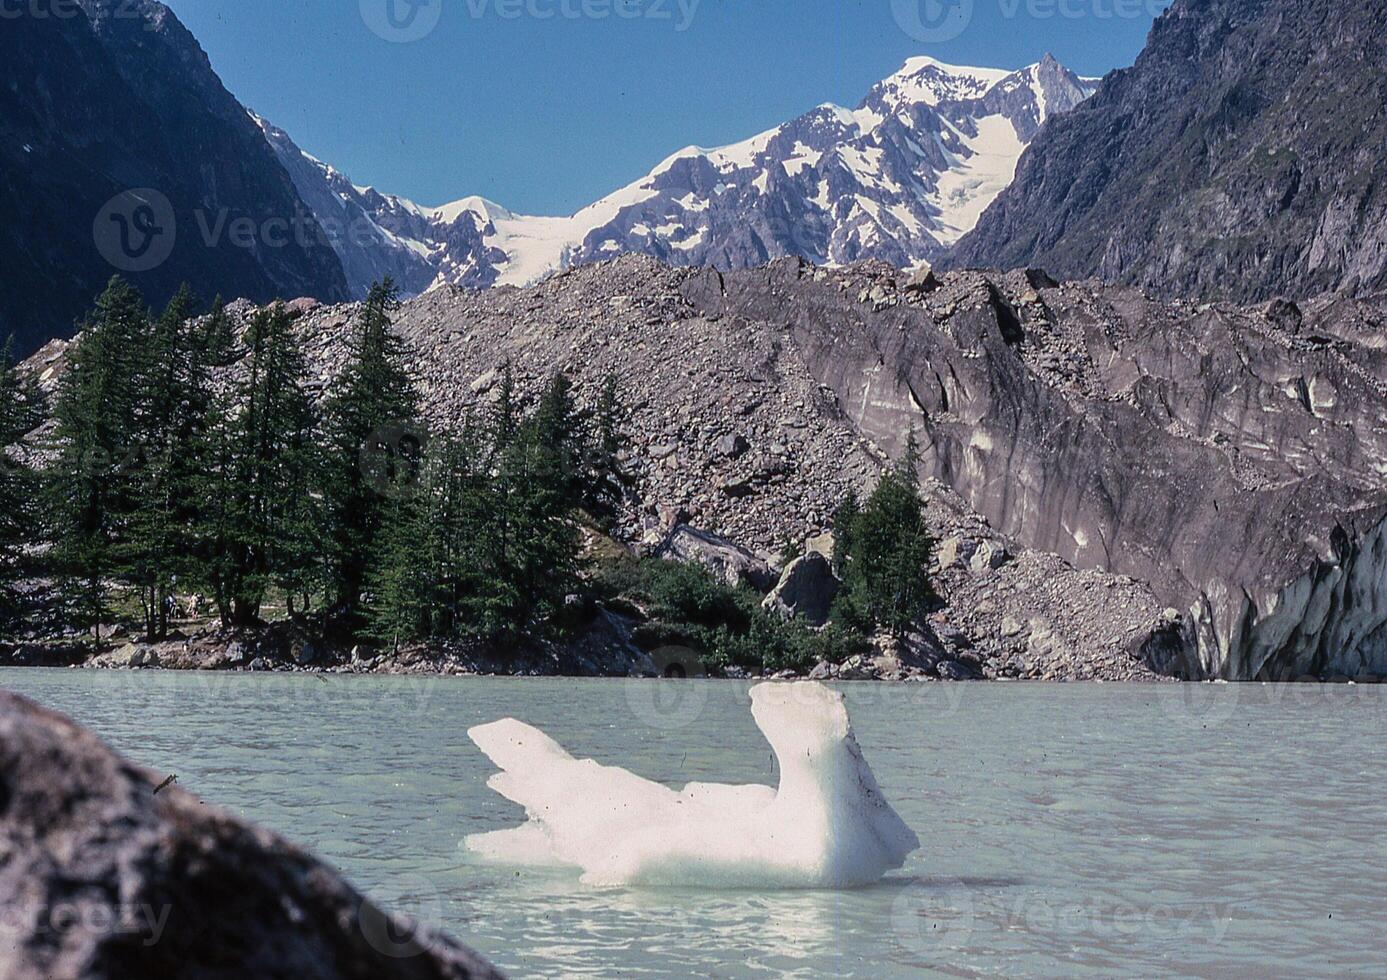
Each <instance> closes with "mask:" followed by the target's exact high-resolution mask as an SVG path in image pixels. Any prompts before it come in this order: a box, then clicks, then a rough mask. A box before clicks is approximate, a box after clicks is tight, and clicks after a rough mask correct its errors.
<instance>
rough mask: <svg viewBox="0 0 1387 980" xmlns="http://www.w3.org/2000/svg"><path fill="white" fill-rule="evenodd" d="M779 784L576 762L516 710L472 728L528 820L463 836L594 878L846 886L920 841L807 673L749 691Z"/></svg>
mask: <svg viewBox="0 0 1387 980" xmlns="http://www.w3.org/2000/svg"><path fill="white" fill-rule="evenodd" d="M751 712H752V716H753V718H754V719H755V720H756V724H757V726H758V727H759V728H760V729H761V731H762V733H763V734H764V735H765V736H766V740H767V741H769V742H770V744H771V748H772V750H773V751H774V752H775V756H776V759H777V760H778V762H779V768H780V785H779V787H778V788H776V789H772V788H771V787H769V786H759V785H745V786H733V785H726V784H720V783H689V784H688V785H687V786H685V787H684V788H683V789H682V790H675V789H672V788H670V787H668V786H665V785H662V784H660V783H656V782H652V781H650V780H648V779H644V778H642V777H640V776H637V775H635V774H634V773H632V772H629V771H627V770H625V769H622V768H620V767H617V766H604V765H601V764H600V763H597V762H594V761H593V760H591V759H575V758H573V756H571V755H569V754H568V752H567V751H565V750H564V748H563V747H562V746H561V745H559V744H558V743H557V742H555V741H554V740H553V739H551V738H550V737H549V736H547V735H545V734H544V733H543V732H541V731H539V730H538V729H536V728H533V727H531V726H529V725H526V724H523V723H522V722H519V721H516V720H514V719H511V718H507V719H504V720H502V721H496V722H492V723H490V724H487V725H480V726H478V727H476V728H473V729H471V730H469V731H468V733H467V734H468V736H469V737H470V738H471V739H472V741H473V742H475V743H476V744H477V746H478V748H480V749H481V750H482V751H483V752H484V753H486V755H487V757H488V758H490V759H491V761H492V762H494V763H495V764H496V766H497V767H498V768H499V769H501V772H499V773H497V774H496V775H494V776H492V777H491V778H490V779H489V780H488V782H487V785H488V786H490V787H491V788H492V789H494V790H495V791H496V792H498V793H500V794H501V795H502V796H504V797H506V798H507V799H509V800H513V801H514V802H516V803H519V804H520V805H521V806H523V807H524V808H525V813H526V816H527V818H528V819H527V820H526V822H525V823H524V824H523V825H521V826H519V827H515V828H512V829H508V830H500V831H494V832H491V833H485V834H474V835H471V836H469V837H467V838H466V839H465V840H464V842H463V846H464V847H465V848H466V849H467V850H468V851H471V852H473V853H475V854H478V855H481V856H483V857H486V858H489V859H492V860H497V861H503V862H507V863H517V864H541V865H550V866H566V867H576V868H580V869H581V870H582V872H583V874H582V880H583V881H584V882H586V883H589V884H595V885H626V884H642V885H697V886H708V887H727V888H737V887H746V888H848V887H853V886H860V885H865V884H869V883H871V882H873V881H876V880H877V879H878V878H880V877H881V876H882V875H883V874H884V873H886V872H887V871H890V870H892V869H894V868H899V867H900V866H901V865H902V864H903V863H904V861H905V859H906V856H907V855H909V854H910V852H912V851H914V850H915V849H916V848H918V847H919V846H920V842H919V839H918V838H917V837H916V836H915V834H914V832H912V831H911V830H910V828H909V827H907V826H906V825H905V823H904V822H903V821H902V820H901V818H900V817H899V816H897V814H896V812H895V811H894V810H893V809H891V806H890V804H889V803H887V802H886V799H885V798H884V797H883V796H882V793H881V789H880V787H879V786H878V785H877V781H876V778H875V777H874V776H873V775H872V770H871V768H870V767H869V766H868V765H867V762H866V760H865V759H863V757H862V751H861V749H860V748H859V747H858V744H857V739H856V738H855V737H854V736H853V732H852V724H851V722H850V721H849V719H848V713H847V709H846V707H845V706H844V704H843V696H842V694H840V693H839V692H837V691H834V690H832V689H830V688H828V687H825V686H824V685H822V684H819V683H817V682H813V681H802V682H796V683H766V684H759V685H757V686H756V687H754V688H752V689H751Z"/></svg>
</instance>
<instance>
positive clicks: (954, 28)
mask: <svg viewBox="0 0 1387 980" xmlns="http://www.w3.org/2000/svg"><path fill="white" fill-rule="evenodd" d="M165 2H166V3H168V5H169V6H170V7H172V8H173V10H174V12H175V13H176V14H177V15H178V17H179V19H180V20H182V21H183V23H184V24H186V25H187V26H188V28H189V29H190V30H191V31H192V32H193V33H194V34H195V35H196V36H197V38H198V39H199V40H200V41H201V43H202V46H203V48H204V49H205V50H206V51H207V53H208V55H209V56H210V57H211V59H212V65H213V67H214V68H215V69H216V70H217V72H218V74H220V75H221V78H222V80H223V81H224V82H225V83H226V85H227V87H228V88H229V89H230V90H231V91H232V92H233V93H235V94H236V95H237V96H238V97H239V98H240V100H241V101H242V102H243V103H245V104H246V105H247V106H248V107H250V108H251V109H254V110H255V111H257V112H259V113H260V114H261V115H263V116H265V117H267V118H268V119H270V120H271V121H273V122H274V123H276V124H278V125H280V126H282V127H284V128H285V129H286V130H288V131H289V133H290V135H292V136H293V137H294V139H295V140H296V141H297V142H298V143H299V145H300V146H302V147H303V148H304V149H306V150H308V151H309V152H310V153H313V154H315V155H316V156H319V157H321V158H322V159H324V160H327V161H329V162H331V163H333V164H334V165H336V166H337V167H338V168H339V169H341V170H342V171H343V172H345V173H347V174H349V175H351V177H352V178H353V179H354V180H355V181H356V182H357V183H359V184H373V185H375V186H376V187H378V188H380V189H382V190H385V191H390V192H393V193H398V194H403V195H405V196H407V197H410V198H413V199H414V200H416V201H418V202H420V203H422V204H442V203H445V202H447V201H450V200H454V199H456V198H459V197H463V196H466V195H468V194H480V195H483V196H485V197H488V198H491V199H492V200H495V201H497V202H499V203H501V204H503V205H505V206H506V207H509V208H511V209H512V210H515V211H522V212H526V213H531V214H568V213H571V212H572V211H574V210H576V209H577V208H579V207H581V206H583V205H584V204H587V203H589V202H591V201H592V200H594V199H596V198H598V197H601V196H602V195H604V194H606V193H608V192H610V191H612V190H614V189H616V188H617V187H619V186H621V185H623V184H625V183H627V182H629V181H631V180H634V179H635V178H637V177H639V176H640V175H642V174H644V173H645V172H646V171H648V170H649V169H650V168H651V167H653V166H654V165H655V164H656V163H658V162H659V161H660V160H662V159H663V158H664V157H666V156H668V155H669V154H670V153H672V152H673V151H675V150H677V149H679V148H681V147H683V146H686V145H688V144H690V143H694V144H698V145H703V146H716V145H719V144H723V143H729V142H734V141H736V140H739V139H743V138H745V137H747V136H750V135H752V134H754V133H757V132H760V131H761V130H764V129H767V128H770V127H771V126H774V125H776V124H777V123H780V122H783V121H784V120H786V119H789V118H792V117H793V116H795V115H797V114H799V113H801V112H803V111H805V110H806V109H809V108H812V107H813V106H815V105H818V104H819V103H821V102H837V103H840V104H844V105H849V106H851V105H856V104H857V102H858V101H860V99H861V98H862V96H863V95H865V94H866V92H867V90H868V89H869V88H870V87H871V86H872V84H873V83H875V82H876V81H878V80H879V79H881V78H883V77H885V76H886V75H889V74H891V73H892V72H893V71H895V70H896V69H897V68H899V67H900V65H901V63H902V62H904V61H905V59H906V58H908V57H911V56H913V55H917V54H928V55H932V56H933V57H936V58H939V59H940V60H943V61H948V62H952V63H955V64H969V65H985V66H993V67H1006V68H1015V67H1021V66H1023V65H1026V64H1030V63H1031V62H1034V61H1037V60H1039V59H1040V57H1041V56H1042V55H1043V54H1044V53H1045V52H1046V51H1049V52H1052V53H1053V54H1054V55H1055V57H1057V58H1058V59H1059V60H1060V61H1061V62H1063V63H1065V64H1066V65H1069V66H1070V67H1071V68H1073V69H1074V70H1076V71H1078V72H1080V73H1081V74H1085V75H1101V74H1103V73H1104V72H1106V71H1108V70H1109V69H1112V68H1116V67H1124V66H1126V65H1130V64H1131V63H1132V61H1133V60H1134V59H1135V57H1136V55H1137V53H1138V52H1139V51H1140V50H1141V46H1142V44H1143V43H1144V41H1145V38H1146V33H1147V31H1148V30H1149V29H1150V25H1151V19H1152V12H1153V10H1159V9H1160V8H1159V7H1158V6H1157V7H1153V6H1152V4H1160V3H1162V2H1163V0H944V2H945V3H948V4H953V5H954V6H953V7H952V9H951V8H949V7H938V6H936V4H937V3H938V2H939V0H165ZM410 2H417V3H425V4H427V3H432V4H435V5H437V6H435V7H433V8H432V9H430V8H429V7H427V6H424V7H421V8H420V9H419V10H417V11H414V12H413V14H414V16H413V18H412V19H411V16H410V14H411V11H410V10H409V9H408V8H407V7H406V6H404V5H405V4H406V3H410ZM387 3H395V4H399V6H397V7H395V8H394V14H395V19H394V21H393V24H394V25H396V27H392V26H391V25H392V22H391V21H388V20H386V19H385V15H386V10H385V7H386V4H387ZM921 3H923V4H925V7H924V13H923V15H921V14H919V13H918V11H917V6H918V5H919V4H921ZM614 5H622V13H623V15H624V16H621V17H618V16H616V12H615V10H614ZM537 15H538V16H537ZM902 23H904V24H905V25H906V27H905V28H903V27H902V26H901V24H902ZM430 25H432V26H431V27H430ZM934 25H937V26H934ZM373 27H374V28H375V29H374V30H373ZM424 31H426V33H424V36H423V37H421V38H419V39H417V40H394V41H392V40H386V39H385V38H386V37H392V38H397V39H400V38H407V37H410V36H411V35H412V34H414V33H420V32H424ZM950 35H956V36H950Z"/></svg>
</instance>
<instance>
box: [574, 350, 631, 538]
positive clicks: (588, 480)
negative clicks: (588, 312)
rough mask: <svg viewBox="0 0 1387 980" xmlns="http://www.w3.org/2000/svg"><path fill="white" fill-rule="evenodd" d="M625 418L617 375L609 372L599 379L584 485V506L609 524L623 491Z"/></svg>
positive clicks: (626, 419) (604, 522) (594, 515)
mask: <svg viewBox="0 0 1387 980" xmlns="http://www.w3.org/2000/svg"><path fill="white" fill-rule="evenodd" d="M627 422H628V418H627V414H626V410H625V408H624V407H623V406H622V404H621V399H620V398H619V396H618V394H617V379H616V375H614V374H609V375H607V376H606V377H605V378H604V379H603V381H602V391H601V393H600V394H599V395H598V398H597V405H596V406H595V407H594V408H593V411H592V428H593V432H592V436H591V440H590V443H589V446H588V449H587V457H588V459H587V466H586V474H585V484H584V487H583V506H584V507H585V508H586V509H587V511H588V513H590V514H591V515H592V516H593V517H594V518H596V519H597V520H598V521H600V522H601V523H602V524H604V525H610V523H611V521H612V518H613V517H614V516H615V515H616V510H617V507H618V505H619V504H620V503H621V499H622V496H623V493H624V490H623V483H624V480H625V476H624V474H623V473H622V470H621V454H622V452H623V451H624V450H625V448H626V437H625V434H624V433H625V429H626V425H627Z"/></svg>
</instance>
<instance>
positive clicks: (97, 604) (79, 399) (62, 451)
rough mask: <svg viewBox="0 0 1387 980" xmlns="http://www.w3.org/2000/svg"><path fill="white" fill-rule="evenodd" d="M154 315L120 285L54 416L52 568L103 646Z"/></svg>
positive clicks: (75, 614) (72, 360)
mask: <svg viewBox="0 0 1387 980" xmlns="http://www.w3.org/2000/svg"><path fill="white" fill-rule="evenodd" d="M148 333H149V313H148V311H147V310H146V308H145V305H144V302H143V300H141V298H140V296H139V294H138V293H137V292H136V291H135V290H134V289H133V288H132V287H131V286H129V285H128V284H127V283H125V282H124V281H123V280H121V279H120V278H119V277H115V278H113V279H112V280H111V281H110V283H109V285H108V286H107V287H106V290H105V291H104V292H103V293H102V294H101V296H100V297H99V298H98V299H97V301H96V309H95V310H94V312H93V313H92V314H91V315H90V316H89V317H88V319H87V320H86V321H85V322H84V323H83V324H82V329H81V334H80V336H79V338H78V340H77V341H76V343H75V344H74V345H73V347H72V348H71V350H70V352H69V356H68V366H67V371H66V372H65V373H64V374H63V378H62V381H61V382H60V384H59V390H58V396H57V401H56V404H55V406H54V411H53V416H54V421H55V427H54V434H55V443H56V444H55V447H54V448H55V450H56V452H55V459H54V461H53V463H52V465H51V466H50V467H49V469H48V471H47V488H46V489H47V503H48V508H47V510H48V519H49V520H50V522H51V537H52V540H53V549H52V553H51V557H52V564H53V568H54V571H55V573H56V575H57V578H58V589H59V594H60V597H61V600H62V605H63V606H64V608H65V612H66V619H67V620H68V621H69V622H72V623H74V624H76V625H79V626H83V627H90V628H92V630H93V632H94V635H95V636H96V638H97V639H98V640H99V639H100V637H101V626H102V625H103V624H104V623H106V622H109V621H110V618H111V617H110V611H109V604H108V597H107V585H108V581H109V579H110V578H111V577H112V576H114V575H115V574H116V573H117V572H118V570H119V567H118V560H119V555H118V548H119V545H120V542H121V541H122V540H124V535H125V534H126V533H127V531H128V525H129V519H130V515H131V512H132V509H133V500H134V470H135V468H136V466H137V464H138V461H139V458H140V456H141V454H142V447H140V446H139V445H138V443H137V442H136V439H137V438H138V435H139V425H138V421H139V419H138V408H139V405H138V388H139V379H140V372H141V371H142V369H143V368H144V364H143V363H142V361H141V352H142V351H144V350H145V348H146V342H147V339H148Z"/></svg>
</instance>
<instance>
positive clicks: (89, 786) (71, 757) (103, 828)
mask: <svg viewBox="0 0 1387 980" xmlns="http://www.w3.org/2000/svg"><path fill="white" fill-rule="evenodd" d="M163 783H164V780H163V778H162V776H161V775H160V774H158V773H154V772H150V771H149V770H146V769H141V768H139V767H137V766H135V765H132V764H131V763H129V762H127V761H126V760H124V759H122V758H121V757H120V756H118V755H117V754H116V753H115V752H113V751H111V749H109V748H108V747H107V746H106V745H104V744H103V743H102V742H101V741H100V740H98V739H97V738H96V737H95V736H94V735H92V734H91V733H90V732H88V731H86V730H84V729H82V728H81V727H79V726H78V725H76V724H74V723H73V722H72V721H69V720H68V719H67V718H64V717H62V716H61V715H58V714H55V713H53V712H51V711H48V710H46V709H44V708H41V707H39V706H38V705H36V704H34V703H33V702H31V701H28V700H26V699H25V698H21V697H19V696H17V695H14V694H9V693H7V692H3V691H0V908H4V909H5V910H7V911H17V912H18V913H19V914H14V915H4V916H0V949H3V951H4V953H3V962H0V975H3V976H4V977H5V978H6V980H44V978H51V977H68V978H76V977H80V978H107V977H112V978H114V977H173V976H177V977H186V978H213V977H215V978H231V977H270V978H285V980H288V978H291V977H292V978H314V980H338V978H360V980H368V978H370V980H381V978H401V980H403V978H410V980H415V978H417V980H445V978H453V980H464V978H472V977H486V978H493V977H500V976H501V974H500V973H499V972H498V971H497V970H496V969H495V968H494V967H492V966H491V965H490V964H488V963H487V962H486V961H485V960H483V959H482V958H481V957H480V956H478V955H477V954H476V953H474V952H473V951H472V950H470V949H468V948H467V947H465V946H463V945H462V944H460V943H458V942H457V941H455V940H453V939H451V938H450V937H448V936H447V935H445V934H443V933H442V932H439V931H437V930H435V929H432V928H430V927H426V926H422V925H419V924H417V923H415V922H413V921H411V920H409V919H407V918H404V917H401V916H397V915H392V914H391V913H388V912H385V911H384V910H382V909H380V908H378V907H377V906H376V905H374V904H373V903H372V902H371V901H370V900H369V899H366V898H364V897H363V896H362V895H361V894H360V893H359V892H357V891H356V890H355V889H353V888H352V887H351V886H350V885H349V884H347V882H346V881H345V880H343V878H342V877H341V876H340V875H339V874H338V873H337V872H336V871H334V870H332V869H331V868H330V867H328V866H327V865H325V864H323V863H322V862H321V861H319V860H317V859H316V858H314V857H313V856H312V855H310V854H308V853H307V852H305V851H302V850H300V849H299V848H297V847H295V846H294V845H292V844H290V843H288V842H287V841H285V840H283V839H282V838H280V837H277V836H276V835H274V834H272V833H269V832H268V831H265V830H261V829H259V828H258V827H254V826H252V825H250V824H247V823H244V822H243V821H241V820H239V819H237V818H235V817H233V816H231V815H229V814H226V813H223V812H221V811H219V810H216V809H214V808H212V807H209V806H206V805H204V804H203V803H202V802H201V801H200V800H199V799H198V798H197V797H196V796H193V795H192V794H190V793H187V792H185V791H184V790H182V789H180V788H178V786H177V785H164V786H163V788H162V789H158V787H160V786H161V785H162V784H163Z"/></svg>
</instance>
